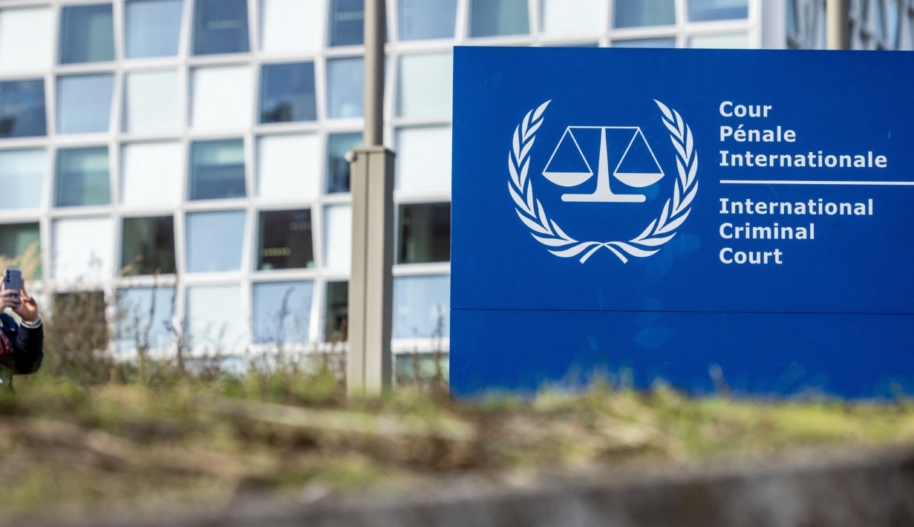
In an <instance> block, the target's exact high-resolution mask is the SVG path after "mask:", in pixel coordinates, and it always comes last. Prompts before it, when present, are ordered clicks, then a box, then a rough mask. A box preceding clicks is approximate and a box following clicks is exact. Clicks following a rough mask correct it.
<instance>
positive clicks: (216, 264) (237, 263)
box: [185, 211, 245, 273]
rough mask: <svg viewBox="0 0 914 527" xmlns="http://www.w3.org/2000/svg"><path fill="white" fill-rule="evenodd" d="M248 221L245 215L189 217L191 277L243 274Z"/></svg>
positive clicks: (239, 212) (188, 236)
mask: <svg viewBox="0 0 914 527" xmlns="http://www.w3.org/2000/svg"><path fill="white" fill-rule="evenodd" d="M244 218H245V213H244V211H224V212H195V213H193V214H188V215H187V247H186V248H185V250H186V251H187V270H188V271H189V272H191V273H205V272H219V271H238V270H240V269H241V247H242V244H243V241H244Z"/></svg>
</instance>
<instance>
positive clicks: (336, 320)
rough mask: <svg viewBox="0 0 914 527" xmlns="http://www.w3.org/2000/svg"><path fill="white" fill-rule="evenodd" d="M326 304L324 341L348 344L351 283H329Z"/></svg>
mask: <svg viewBox="0 0 914 527" xmlns="http://www.w3.org/2000/svg"><path fill="white" fill-rule="evenodd" d="M325 296H326V302H325V303H324V341H325V342H346V341H347V340H348V333H349V332H348V327H347V325H348V322H349V282H328V283H327V294H326V295H325Z"/></svg>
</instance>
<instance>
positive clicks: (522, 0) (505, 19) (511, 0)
mask: <svg viewBox="0 0 914 527" xmlns="http://www.w3.org/2000/svg"><path fill="white" fill-rule="evenodd" d="M529 16H530V15H529V14H528V13H527V0H470V36H471V37H499V36H507V35H526V34H528V33H530V18H529Z"/></svg>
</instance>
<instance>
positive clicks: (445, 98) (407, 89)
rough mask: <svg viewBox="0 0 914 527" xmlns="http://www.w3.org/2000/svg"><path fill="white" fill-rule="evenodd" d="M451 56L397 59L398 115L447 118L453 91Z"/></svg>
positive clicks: (422, 56)
mask: <svg viewBox="0 0 914 527" xmlns="http://www.w3.org/2000/svg"><path fill="white" fill-rule="evenodd" d="M453 69H454V68H453V56H452V55H451V54H450V53H428V54H426V53H423V54H418V55H402V56H401V57H400V72H399V73H400V79H399V81H400V82H398V83H397V115H399V116H401V117H449V116H450V115H451V100H452V95H451V92H452V89H453V88H452V87H453V84H454V82H453V73H452V72H453Z"/></svg>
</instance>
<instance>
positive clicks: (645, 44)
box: [613, 37, 676, 48]
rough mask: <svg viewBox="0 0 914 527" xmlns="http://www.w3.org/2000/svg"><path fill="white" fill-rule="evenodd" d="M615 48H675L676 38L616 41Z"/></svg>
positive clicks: (614, 42)
mask: <svg viewBox="0 0 914 527" xmlns="http://www.w3.org/2000/svg"><path fill="white" fill-rule="evenodd" d="M613 47H614V48H675V47H676V37H669V38H637V39H633V40H614V41H613Z"/></svg>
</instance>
